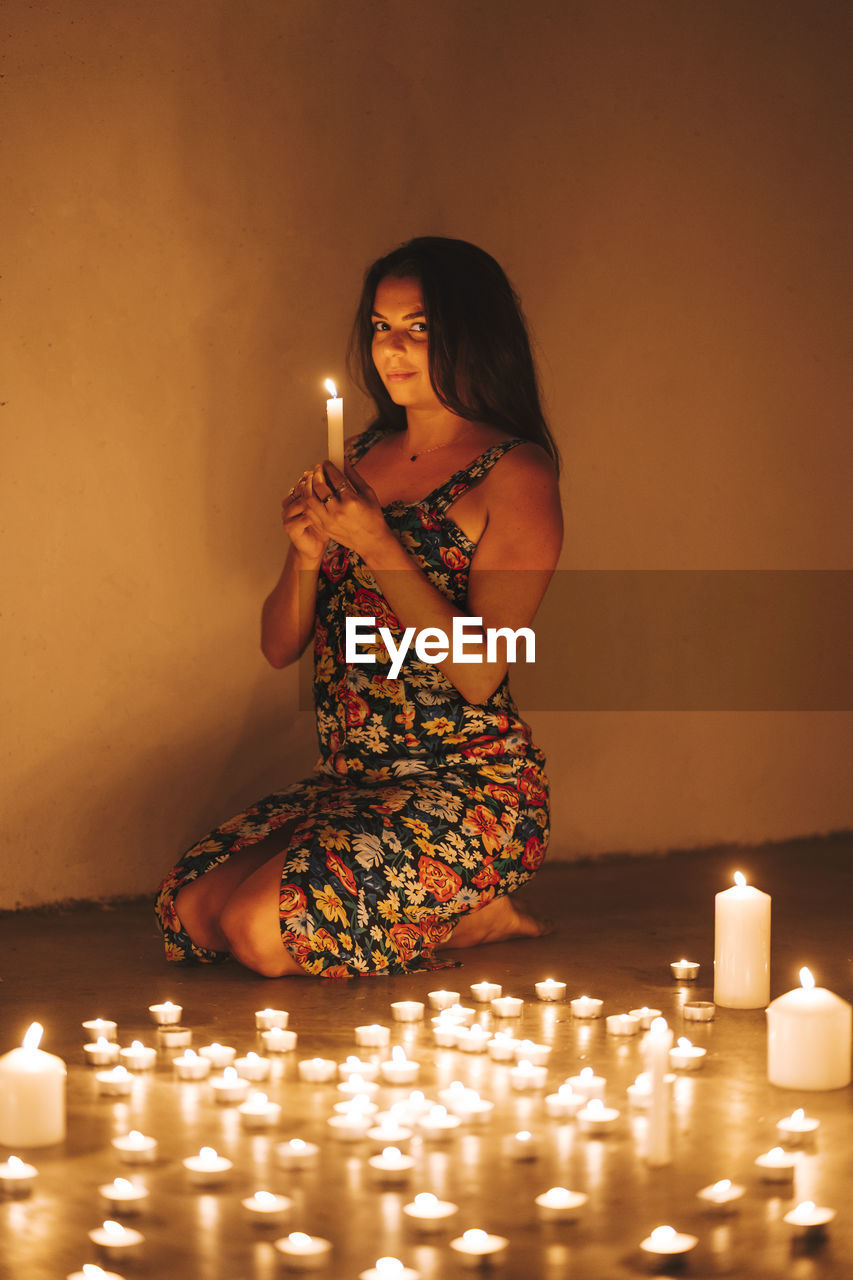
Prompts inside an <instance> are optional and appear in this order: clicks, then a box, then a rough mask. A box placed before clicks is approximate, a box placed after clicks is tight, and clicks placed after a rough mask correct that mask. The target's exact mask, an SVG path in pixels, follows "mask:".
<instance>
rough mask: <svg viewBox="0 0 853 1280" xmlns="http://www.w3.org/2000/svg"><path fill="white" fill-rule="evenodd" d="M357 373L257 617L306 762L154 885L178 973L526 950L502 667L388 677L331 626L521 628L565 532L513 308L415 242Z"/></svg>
mask: <svg viewBox="0 0 853 1280" xmlns="http://www.w3.org/2000/svg"><path fill="white" fill-rule="evenodd" d="M351 358H352V361H353V364H354V366H357V368H358V372H359V374H360V376H361V378H362V380H363V384H364V386H365V388H366V390H367V391H368V393H369V394H370V395H371V397H372V398H373V400H374V402H375V404H376V408H377V416H376V419H375V421H374V423H373V424H372V426H371V427H369V428H368V430H367V431H365V432H363V433H362V434H361V435H360V436H357V437H355V438H354V439H353V440H351V441H350V442H348V449H347V452H348V459H347V461H346V463H345V464H344V473H343V474H341V472H340V471H338V470H337V468H336V467H335V466H334V465H333V464H332V463H331V462H329V461H325V462H322V463H318V465H317V466H316V467H315V468H314V469H313V471H311V472H306V473H305V474H304V475H303V476H302V478H301V479H300V480H299V481H298V483H297V484H296V485H295V486H294V487H293V488H292V489H291V490H290V492H289V494H288V495H287V497H286V498H285V499H284V502H283V504H282V519H283V523H284V528H285V531H286V533H287V536H288V538H289V540H290V547H289V550H288V553H287V559H286V562H285V565H284V569H283V571H282V574H281V577H280V578H279V581H278V583H277V584H276V586H275V587H274V588H273V590H272V592H271V593H270V595H269V597H268V598H267V600H266V601H265V603H264V607H263V616H262V649H263V652H264V654H265V656H266V657H267V659H268V661H269V662H270V663H271V664H272V665H273V666H274V667H285V666H287V665H289V664H290V663H292V662H295V661H296V660H297V659H298V657H299V656H300V654H301V653H302V652H303V651H304V649H305V648H306V646H307V645H308V643H309V641H310V640H311V638H312V636H313V641H314V659H315V678H314V687H315V704H316V717H317V731H318V737H319V740H320V746H321V752H322V755H321V760H320V762H319V764H318V765H317V768H316V770H315V772H314V774H313V776H312V777H311V778H309V779H307V780H305V781H303V782H298V783H295V784H293V785H292V786H289V787H286V788H285V789H284V790H282V791H280V792H277V793H275V794H274V795H271V796H267V797H265V799H263V800H261V801H260V802H259V803H258V804H257V805H255V806H253V807H252V808H251V809H249V810H248V811H247V812H246V813H243V814H240V815H239V816H238V817H236V818H234V819H232V820H231V821H230V822H227V823H226V824H225V825H224V826H222V827H219V828H218V829H217V830H216V831H214V832H212V833H211V834H210V835H209V836H208V837H207V838H206V839H205V840H203V841H201V843H200V844H198V845H196V846H194V847H193V848H192V849H190V850H189V852H188V853H187V854H186V855H185V856H184V858H183V859H182V861H181V862H180V863H179V864H178V866H177V867H176V868H175V869H174V870H173V871H172V872H171V874H170V875H169V876H168V877H167V878H166V880H165V881H164V883H163V885H162V886H161V888H160V893H159V896H158V902H157V910H158V916H159V919H160V923H161V925H162V927H163V930H164V933H165V937H166V952H167V955H168V957H169V958H170V959H172V960H191V959H196V960H215V959H219V958H221V957H223V956H224V955H227V954H229V953H230V954H231V955H233V956H234V957H235V958H236V959H237V960H239V961H240V962H241V963H243V964H244V965H246V966H247V967H248V968H250V969H253V970H254V971H255V972H257V973H260V974H263V975H265V976H268V977H280V976H282V975H285V974H305V973H308V974H319V975H322V976H325V977H332V976H335V977H338V976H350V975H357V974H367V973H381V972H385V973H401V972H408V971H410V970H413V969H422V968H435V967H443V963H442V962H441V961H439V960H437V959H436V957H435V952H436V951H437V950H439V949H440V948H441V947H444V946H448V947H464V946H471V945H474V944H476V943H480V942H485V941H496V940H499V939H502V938H507V937H514V936H518V935H522V934H537V933H539V932H540V928H539V926H538V924H537V923H536V921H534V920H533V919H532V918H531V917H530V916H529V915H528V914H527V913H526V912H525V911H524V910H523V909H521V908H519V907H517V906H516V905H515V904H514V903H513V901H512V899H511V897H510V896H509V895H510V894H512V893H513V892H514V891H515V890H516V889H517V888H519V886H520V885H521V884H523V883H524V882H525V881H526V880H528V879H529V878H530V876H531V875H532V874H533V873H534V871H535V870H536V868H537V867H538V866H539V865H540V863H541V861H542V859H543V857H544V853H545V847H546V845H547V839H548V794H547V781H546V778H545V774H544V767H543V766H544V759H543V757H542V754H541V752H540V751H539V750H538V749H537V748H536V747H535V746H534V745H533V742H532V740H531V735H530V730H529V728H528V726H527V725H526V724H525V723H524V722H523V721H522V720H521V719H520V718H519V716H518V712H517V710H516V708H515V705H514V703H513V701H512V697H511V695H510V693H509V688H508V683H507V665H508V664H507V655H506V653H505V652H503V651H502V650H501V649H500V648H499V649H498V651H497V653H496V654H495V655H493V656H492V660H490V661H482V662H479V663H474V662H470V661H468V662H465V661H462V660H460V655H459V654H458V653H457V652H455V651H454V650H451V651H450V652H449V653H448V654H447V656H446V657H445V658H444V659H443V660H441V661H438V662H437V663H433V662H425V661H421V659H420V658H418V657H417V656H416V654H415V652H414V650H413V649H410V650H409V651H408V653H407V655H406V657H405V660H404V663H403V666H402V669H401V670H400V671H399V675H398V676H397V678H393V679H392V678H390V676H389V671H390V670H391V667H390V658H389V655H388V653H387V652H386V647H385V646H384V645H383V644H382V643H381V642H377V643H376V644H375V645H374V646H373V649H372V651H368V652H365V650H364V646H362V648H361V649H360V650H358V651H357V652H358V655H359V656H358V658H357V660H355V661H349V662H348V661H347V660H346V659H347V650H346V620H347V618H348V617H349V618H356V617H358V618H374V619H375V627H376V628H377V630H378V628H379V627H381V626H385V627H387V628H388V629H389V632H390V635H391V637H392V638H393V643H394V646H395V647H398V648H399V647H400V640H401V636H402V634H403V632H404V631H406V629H408V628H414V634H415V635H417V634H419V633H420V632H421V631H423V630H424V629H435V628H437V629H439V630H441V631H442V632H444V633H445V634H446V635H448V636H450V635H451V634H452V630H453V620H454V618H456V617H465V618H472V617H473V618H477V619H482V626H483V628H484V629H486V628H490V627H506V628H512V629H513V630H516V629H517V628H520V627H525V626H529V624H530V623H531V621H532V619H533V616H534V614H535V612H536V609H537V607H538V605H539V602H540V600H541V597H542V595H543V593H544V591H545V588H546V586H547V583H548V580H549V578H550V576H551V573H552V572H553V569H554V566H555V564H556V562H557V557H558V555H559V550H560V544H561V539H562V520H561V513H560V502H559V494H558V488H557V451H556V448H555V446H554V443H553V441H552V439H551V436H550V434H549V432H548V428H547V426H546V424H545V421H544V418H543V415H542V411H541V408H540V404H539V394H538V388H537V384H536V376H535V371H534V366H533V361H532V358H531V354H530V346H529V342H528V338H527V333H526V329H525V325H524V321H523V318H522V316H521V312H520V309H519V305H518V300H517V298H516V296H515V294H514V293H513V290H512V288H511V286H510V285H509V282H508V281H507V279H506V277H505V275H504V273H503V271H502V270H501V268H500V267H499V266H498V264H497V263H496V262H495V261H494V259H493V258H491V257H490V256H489V255H488V254H486V253H484V252H483V251H482V250H480V249H477V248H476V247H475V246H473V245H470V244H467V243H466V242H464V241H460V240H450V239H444V238H440V237H424V238H420V239H417V240H412V241H410V242H409V243H408V244H406V245H403V246H402V247H401V248H399V249H397V250H395V251H394V252H392V253H390V254H389V255H388V256H387V257H384V258H381V259H380V260H379V261H378V262H376V263H374V265H373V266H372V267H371V268H370V270H369V271H368V273H367V276H366V279H365V284H364V289H363V292H362V298H361V302H360V305H359V310H358V315H357V317H356V322H355V327H354V331H353V341H352V345H351ZM467 625H468V628H469V631H470V627H471V625H472V624H470V623H469V624H467ZM362 626H364V624H362ZM362 634H363V632H362ZM409 634H410V635H411V634H412V633H411V632H410V633H409ZM350 656H351V657H352V656H353V655H352V654H351V655H350ZM370 658H374V659H375V661H373V662H371V661H369V659H370ZM444 963H447V962H444Z"/></svg>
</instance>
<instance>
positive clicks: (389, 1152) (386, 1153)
mask: <svg viewBox="0 0 853 1280" xmlns="http://www.w3.org/2000/svg"><path fill="white" fill-rule="evenodd" d="M402 1154H403V1153H402V1151H401V1150H400V1148H399V1147H383V1148H382V1158H383V1160H399V1159H400V1157H401V1156H402Z"/></svg>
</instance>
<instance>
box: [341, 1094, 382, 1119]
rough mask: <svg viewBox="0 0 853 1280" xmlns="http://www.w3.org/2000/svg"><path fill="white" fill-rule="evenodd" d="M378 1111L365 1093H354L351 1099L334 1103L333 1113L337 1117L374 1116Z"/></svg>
mask: <svg viewBox="0 0 853 1280" xmlns="http://www.w3.org/2000/svg"><path fill="white" fill-rule="evenodd" d="M378 1110H379V1107H378V1106H377V1105H376V1103H375V1102H374V1101H373V1100H372V1099H371V1098H369V1097H368V1096H367V1094H366V1093H356V1094H353V1096H352V1097H351V1098H345V1099H344V1100H343V1101H342V1102H336V1103H335V1112H336V1113H337V1114H338V1115H339V1116H351V1115H359V1116H375V1115H376V1112H377V1111H378Z"/></svg>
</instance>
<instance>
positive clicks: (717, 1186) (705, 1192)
mask: <svg viewBox="0 0 853 1280" xmlns="http://www.w3.org/2000/svg"><path fill="white" fill-rule="evenodd" d="M744 1190H745V1188H744V1187H741V1186H739V1185H738V1184H737V1183H736V1182H732V1180H731V1178H721V1179H720V1181H719V1182H713V1183H712V1184H711V1185H710V1186H709V1187H703V1188H702V1190H701V1191H697V1192H696V1195H697V1196H698V1198H699V1199H700V1200H702V1201H704V1203H705V1204H706V1205H708V1206H709V1207H710V1208H712V1209H716V1210H717V1212H719V1213H733V1212H734V1211H735V1209H736V1208H737V1202H738V1200H740V1198H741V1197H742V1196H743V1193H744Z"/></svg>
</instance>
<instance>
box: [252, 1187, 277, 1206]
mask: <svg viewBox="0 0 853 1280" xmlns="http://www.w3.org/2000/svg"><path fill="white" fill-rule="evenodd" d="M253 1198H254V1201H255V1204H256V1205H257V1206H258V1208H259V1209H272V1207H273V1205H274V1204H275V1196H274V1195H273V1193H272V1192H271V1191H256V1192H255V1194H254V1197H253Z"/></svg>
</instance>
